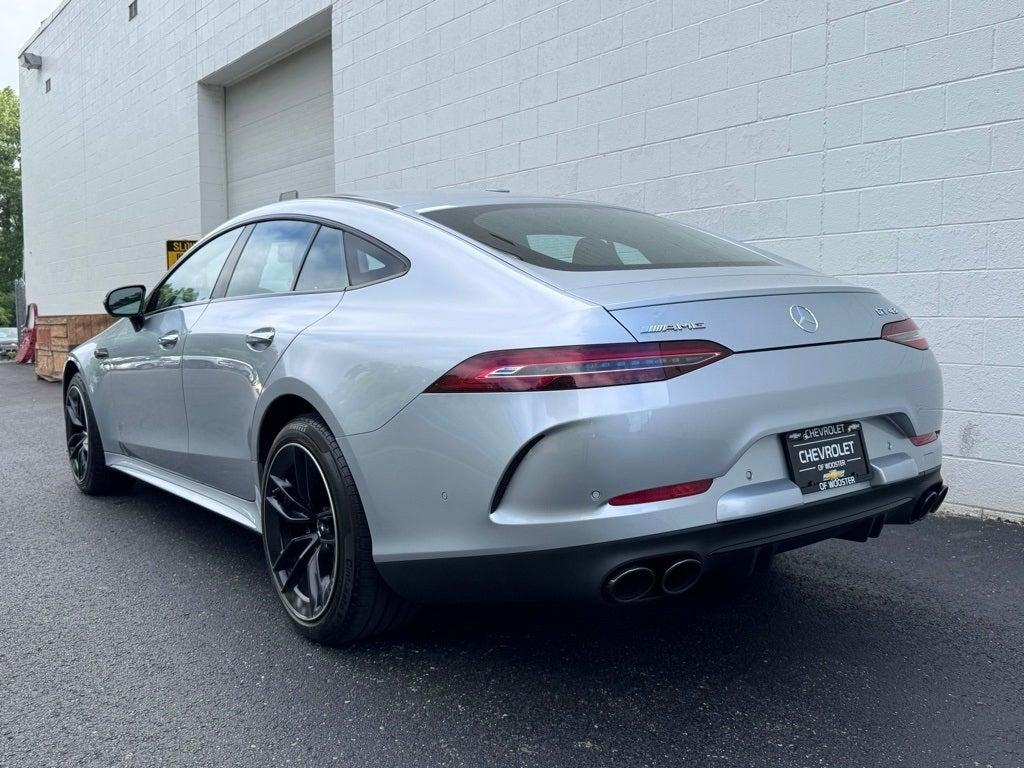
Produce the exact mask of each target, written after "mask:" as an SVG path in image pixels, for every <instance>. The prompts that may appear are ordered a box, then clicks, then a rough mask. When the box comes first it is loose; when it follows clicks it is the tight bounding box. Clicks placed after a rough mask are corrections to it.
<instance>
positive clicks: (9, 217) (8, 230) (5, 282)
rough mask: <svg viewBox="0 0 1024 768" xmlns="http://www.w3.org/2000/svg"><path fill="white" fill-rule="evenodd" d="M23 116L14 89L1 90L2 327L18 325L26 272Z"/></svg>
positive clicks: (0, 293)
mask: <svg viewBox="0 0 1024 768" xmlns="http://www.w3.org/2000/svg"><path fill="white" fill-rule="evenodd" d="M19 113H20V110H19V106H18V94H16V93H15V92H14V89H13V88H11V87H9V86H8V87H7V88H4V89H2V90H0V325H13V324H14V281H15V280H16V279H17V278H19V277H21V272H22V249H23V236H22V215H21V127H20V117H19ZM20 319H21V318H19V320H20Z"/></svg>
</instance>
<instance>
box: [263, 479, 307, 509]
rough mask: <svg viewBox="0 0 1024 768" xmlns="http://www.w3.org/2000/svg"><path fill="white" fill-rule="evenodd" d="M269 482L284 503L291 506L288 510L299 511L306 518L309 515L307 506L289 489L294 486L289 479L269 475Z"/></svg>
mask: <svg viewBox="0 0 1024 768" xmlns="http://www.w3.org/2000/svg"><path fill="white" fill-rule="evenodd" d="M270 482H271V483H272V484H273V486H274V489H275V490H276V491H277V494H278V495H279V496H280V497H282V498H283V499H284V503H285V504H288V505H289V506H290V507H291V510H290V512H292V513H294V512H299V513H300V514H301V515H302V516H303V517H304V518H306V519H309V518H310V517H311V515H310V514H309V507H308V506H307V505H306V504H304V503H303V502H301V501H299V500H298V499H297V498H295V495H294V494H292V492H291V491H292V488H293V487H294V486H293V485H292V483H291V482H290V481H288V480H287V479H285V478H283V477H278V476H277V475H271V476H270ZM281 506H283V505H281ZM279 514H282V515H285V516H287V514H288V513H285V512H280V513H279ZM291 519H292V518H289V520H291Z"/></svg>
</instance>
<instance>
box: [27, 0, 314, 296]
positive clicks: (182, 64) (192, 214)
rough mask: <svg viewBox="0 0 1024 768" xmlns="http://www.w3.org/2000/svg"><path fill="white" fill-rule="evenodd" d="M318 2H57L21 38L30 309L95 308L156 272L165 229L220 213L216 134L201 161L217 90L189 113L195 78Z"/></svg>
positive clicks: (201, 224)
mask: <svg viewBox="0 0 1024 768" xmlns="http://www.w3.org/2000/svg"><path fill="white" fill-rule="evenodd" d="M327 7H330V2H329V0H283V1H282V0H267V1H265V2H263V3H256V2H253V0H219V1H218V2H202V0H185V1H183V0H145V1H143V0H140V2H139V15H138V16H137V17H136V18H135V19H134V20H132V21H129V20H128V3H127V2H120V0H117V1H116V2H114V1H111V0H70V2H66V3H64V4H62V6H61V8H60V9H59V11H58V12H57V15H56V16H55V17H54V18H53V19H52V21H50V23H49V24H48V25H47V26H46V27H45V28H44V29H43V30H42V32H41V33H40V34H39V35H38V36H37V37H36V38H35V39H33V40H32V41H30V44H29V46H28V50H30V51H31V52H32V53H36V54H38V55H40V56H42V58H43V67H42V69H41V70H33V71H26V70H22V72H21V82H20V96H21V101H22V165H23V170H24V172H23V178H24V182H23V184H24V188H23V192H24V203H25V276H26V281H27V287H28V295H29V300H30V301H33V302H36V303H37V304H38V305H39V311H40V313H41V314H44V315H46V314H50V315H53V314H93V313H97V312H102V307H101V305H100V302H101V300H102V298H103V295H104V294H105V293H106V291H107V290H109V289H110V287H112V286H114V285H123V284H125V283H132V282H140V283H144V284H146V285H152V284H153V283H154V282H156V280H157V279H159V277H160V275H162V274H163V272H164V271H165V270H166V255H165V241H166V240H168V239H175V238H195V237H198V236H199V235H200V234H202V233H203V232H204V231H208V230H209V229H210V228H211V227H212V226H214V225H215V224H219V223H220V222H221V221H223V220H224V216H223V215H220V214H221V213H222V212H223V211H224V210H225V208H224V205H223V198H222V197H221V199H220V204H219V205H217V203H216V201H217V195H221V196H223V194H224V187H225V183H224V178H223V175H224V173H223V167H224V166H223V162H224V159H223V139H222V138H221V139H220V154H219V155H218V152H217V145H216V142H213V143H208V144H207V145H205V146H204V152H203V161H204V165H203V166H202V167H203V173H202V179H201V173H200V168H201V165H200V141H199V136H200V132H201V129H202V130H203V131H206V132H207V133H209V132H210V131H213V132H214V133H215V132H216V131H217V130H218V126H217V125H216V117H217V114H218V113H217V112H216V104H217V103H218V96H217V95H216V94H215V95H212V96H211V95H210V94H209V93H206V94H204V101H203V103H204V106H205V107H206V110H204V116H203V119H202V120H201V119H200V107H199V104H200V91H201V86H200V85H199V81H200V80H204V79H205V78H208V77H209V76H211V75H212V74H214V73H215V72H217V71H218V70H221V69H222V68H223V67H225V66H227V65H228V64H230V63H231V62H233V61H235V60H236V59H238V58H239V57H240V56H242V54H244V53H246V52H248V51H250V50H252V49H254V48H256V47H258V46H260V45H262V44H264V43H266V42H267V41H269V40H270V39H271V38H274V37H275V36H277V35H280V34H281V33H282V32H283V31H285V30H287V29H288V28H290V27H293V26H294V25H295V24H297V23H298V22H300V21H302V20H303V19H305V18H307V17H309V16H312V15H313V14H314V13H316V12H317V11H320V10H322V9H324V8H327ZM47 79H49V80H50V82H51V90H50V92H49V93H46V92H45V81H46V80H47ZM211 99H212V100H213V102H214V108H213V110H212V111H213V112H214V116H213V118H212V119H211V116H210V115H209V114H208V112H209V111H210V105H209V101H210V100H211ZM219 103H220V104H221V105H222V104H223V102H222V97H221V98H220V100H219ZM222 112H223V109H222V107H221V111H220V113H219V114H220V115H221V116H222ZM211 120H212V122H213V123H214V125H212V126H211ZM219 130H221V131H223V126H222V123H221V124H220V128H219ZM218 169H219V170H218ZM201 180H202V184H201ZM201 187H202V188H203V189H205V190H206V192H207V195H206V196H205V198H204V197H203V196H201V194H200V190H201ZM204 200H205V208H206V210H205V216H204ZM211 200H212V201H214V202H213V203H212V204H211Z"/></svg>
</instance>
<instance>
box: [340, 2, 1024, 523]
mask: <svg viewBox="0 0 1024 768" xmlns="http://www.w3.org/2000/svg"><path fill="white" fill-rule="evenodd" d="M1022 15H1024V2H1020V0H1013V1H1009V0H1002V1H1001V2H993V1H992V0H903V1H902V2H893V1H892V0H763V1H762V2H758V1H757V0H753V1H752V0H731V2H730V0H674V1H673V0H650V1H647V0H567V1H566V2H558V0H496V1H494V2H484V0H432V1H431V2H426V1H425V0H406V1H405V2H369V0H356V2H353V4H352V7H351V8H350V9H349V12H348V13H346V15H345V19H344V22H343V24H342V29H341V35H342V37H341V45H340V48H338V49H337V50H336V51H335V66H336V68H337V71H336V75H335V84H336V86H338V87H340V90H339V91H337V92H336V94H335V104H336V112H337V121H338V122H337V125H336V126H335V140H336V148H335V158H336V160H337V162H338V174H337V175H338V182H339V186H341V187H353V186H354V187H362V188H373V187H398V186H403V187H436V186H453V185H467V186H474V187H500V188H510V189H512V190H514V191H517V192H540V193H545V194H556V195H574V196H580V197H586V198H591V199H596V200H602V201H608V202H613V203H619V204H623V205H628V206H635V207H638V208H644V209H647V210H649V211H654V212H657V213H662V214H667V215H670V216H673V217H677V218H680V219H682V220H684V221H687V222H690V223H693V224H695V225H697V226H701V227H706V228H708V229H711V230H715V231H718V232H724V233H726V234H727V235H730V236H732V237H735V238H739V239H741V240H752V241H755V242H757V243H759V244H760V245H762V246H764V247H766V248H768V249H770V250H774V251H777V252H779V253H782V254H784V255H786V256H789V257H790V258H794V259H796V260H798V261H800V262H803V263H805V264H808V265H810V266H812V267H815V268H817V269H822V270H824V271H826V272H829V273H831V274H834V275H843V276H849V279H850V280H851V281H854V282H857V283H861V284H866V285H871V286H874V287H877V288H879V289H881V290H882V291H884V292H885V294H886V295H887V296H889V297H890V298H891V299H892V300H893V301H896V302H898V303H899V304H900V305H901V306H903V307H904V308H905V309H906V310H907V311H909V312H910V313H911V314H912V315H913V316H915V317H916V318H918V320H919V321H920V324H921V325H922V326H923V328H924V329H925V331H926V332H927V335H928V337H929V339H930V340H931V342H932V345H933V348H934V350H935V353H936V355H937V356H938V358H939V360H940V361H941V363H942V367H943V373H944V375H945V382H946V405H947V411H946V416H945V425H944V430H943V440H944V445H945V449H946V451H947V454H948V456H947V458H946V461H945V471H946V473H947V475H948V477H949V480H950V481H951V485H952V491H951V494H950V500H951V501H952V502H955V503H956V504H959V505H966V506H968V507H970V508H975V509H983V510H993V511H1005V512H1016V513H1022V512H1024V484H1022V483H1021V482H1020V481H1019V478H1020V477H1021V476H1022V474H1024V221H1022V219H1024V69H1021V67H1022V66H1024V18H1020V17H1021V16H1022Z"/></svg>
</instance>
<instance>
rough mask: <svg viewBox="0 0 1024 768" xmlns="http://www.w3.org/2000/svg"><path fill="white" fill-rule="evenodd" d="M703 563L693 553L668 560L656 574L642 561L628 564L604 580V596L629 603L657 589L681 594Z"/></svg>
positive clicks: (697, 577)
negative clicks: (663, 567)
mask: <svg viewBox="0 0 1024 768" xmlns="http://www.w3.org/2000/svg"><path fill="white" fill-rule="evenodd" d="M659 570H660V568H659ZM703 570H704V565H703V563H701V561H700V560H698V559H696V558H694V557H684V558H680V559H679V560H675V561H673V562H671V563H670V564H669V565H668V566H666V567H665V569H664V570H663V571H661V576H660V578H659V576H658V574H657V573H656V572H655V568H653V567H649V566H646V565H632V566H628V567H626V568H623V569H622V570H620V571H617V572H616V573H615V574H614V575H612V576H611V578H609V579H608V581H607V582H606V583H605V591H606V592H607V594H608V597H610V598H611V599H612V601H613V602H616V603H632V602H636V601H637V600H642V599H644V598H645V597H651V596H653V595H655V594H658V589H656V588H657V587H660V588H661V589H660V593H662V594H666V595H681V594H682V593H683V592H686V591H687V590H689V589H690V588H691V587H693V585H694V584H696V583H697V582H698V581H699V580H700V576H701V573H702V571H703Z"/></svg>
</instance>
